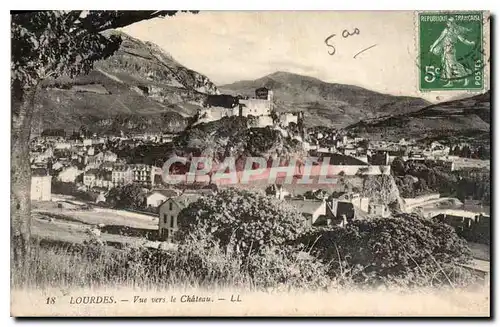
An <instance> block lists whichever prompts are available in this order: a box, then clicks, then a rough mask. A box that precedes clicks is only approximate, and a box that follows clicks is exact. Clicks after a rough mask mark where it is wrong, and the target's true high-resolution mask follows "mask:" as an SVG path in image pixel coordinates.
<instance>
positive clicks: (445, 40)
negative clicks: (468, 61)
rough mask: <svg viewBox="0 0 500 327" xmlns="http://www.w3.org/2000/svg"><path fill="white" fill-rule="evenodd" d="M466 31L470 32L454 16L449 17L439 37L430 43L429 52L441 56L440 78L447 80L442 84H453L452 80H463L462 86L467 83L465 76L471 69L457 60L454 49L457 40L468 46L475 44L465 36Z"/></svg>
mask: <svg viewBox="0 0 500 327" xmlns="http://www.w3.org/2000/svg"><path fill="white" fill-rule="evenodd" d="M467 32H470V29H468V28H466V27H463V26H459V25H458V24H457V23H456V22H455V20H454V18H453V17H450V18H448V22H447V23H446V27H445V29H444V30H443V32H442V33H441V35H440V36H439V38H438V39H437V40H436V41H435V42H434V43H433V44H432V45H431V48H430V52H432V53H433V54H435V55H437V56H441V64H442V66H441V79H443V80H448V83H446V84H445V85H444V86H447V87H451V86H453V81H454V80H457V81H459V80H463V81H464V87H465V86H467V85H468V84H469V80H468V79H467V78H465V77H466V76H467V75H469V74H471V72H472V71H471V70H470V69H468V68H466V67H464V65H462V64H461V63H460V62H458V60H457V58H456V49H455V45H456V43H457V41H460V42H462V43H464V44H466V45H470V46H473V45H474V44H475V43H474V41H469V40H467V39H466V38H465V34H466V33H467Z"/></svg>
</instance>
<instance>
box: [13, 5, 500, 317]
mask: <svg viewBox="0 0 500 327" xmlns="http://www.w3.org/2000/svg"><path fill="white" fill-rule="evenodd" d="M11 44H12V53H11V84H10V86H11V116H12V122H11V127H12V128H11V150H12V155H11V198H10V203H11V207H10V208H11V315H12V316H15V317H32V316H50V317H59V316H166V317H176V316H282V317H284V316H333V317H335V316H336V317H339V316H343V317H356V316H416V317H427V316H447V317H460V316H468V317H470V316H473V317H490V299H491V294H490V260H491V259H490V237H491V235H490V234H491V231H490V227H491V224H490V206H491V195H490V193H491V180H490V177H491V175H490V174H491V173H490V169H491V167H490V160H491V157H490V156H491V128H490V124H491V120H490V119H491V102H490V97H491V95H490V91H491V90H490V87H491V86H490V14H489V12H487V11H479V10H477V11H343V12H336V11H92V10H91V11H22V12H20V11H19V12H11Z"/></svg>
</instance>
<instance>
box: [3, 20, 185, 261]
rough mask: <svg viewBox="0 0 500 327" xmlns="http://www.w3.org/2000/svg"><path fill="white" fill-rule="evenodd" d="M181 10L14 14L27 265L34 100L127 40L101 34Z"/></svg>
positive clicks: (17, 240)
mask: <svg viewBox="0 0 500 327" xmlns="http://www.w3.org/2000/svg"><path fill="white" fill-rule="evenodd" d="M176 12H177V11H19V12H11V40H12V52H11V80H10V81H11V83H10V85H11V113H12V135H11V152H12V157H11V201H10V202H11V235H12V239H11V253H12V256H11V257H12V259H13V260H14V262H15V263H16V264H22V263H24V259H25V257H26V254H27V253H28V251H29V248H30V241H29V240H30V225H31V213H30V211H31V208H30V207H31V204H30V186H31V170H30V162H29V139H30V133H31V125H32V118H33V111H34V100H35V95H36V93H37V91H38V90H39V88H40V85H41V83H42V82H43V81H44V80H45V79H47V78H57V77H59V76H68V77H74V76H76V75H79V74H85V73H88V72H89V71H90V70H91V69H92V67H93V63H94V62H95V61H97V60H101V59H104V58H107V57H109V56H110V55H112V54H113V53H114V52H115V51H116V50H117V49H118V47H119V46H120V43H121V38H120V37H119V36H116V35H111V36H106V35H105V34H103V33H101V32H103V31H106V30H108V29H113V28H119V27H124V26H127V25H130V24H133V23H136V22H138V21H141V20H145V19H151V18H155V17H166V16H173V15H175V14H176Z"/></svg>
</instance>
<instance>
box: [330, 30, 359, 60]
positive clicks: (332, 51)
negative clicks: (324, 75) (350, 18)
mask: <svg viewBox="0 0 500 327" xmlns="http://www.w3.org/2000/svg"><path fill="white" fill-rule="evenodd" d="M359 32H360V31H359V29H358V28H355V29H354V30H353V31H352V32H349V31H348V30H343V31H342V37H343V38H344V39H345V38H348V37H349V36H353V35H358V34H359ZM334 36H335V34H332V35H330V36H329V37H327V38H326V39H325V44H326V46H327V47H329V48H330V49H331V51H328V54H329V55H330V56H333V55H334V54H335V51H336V49H335V47H334V46H333V45H332V44H330V43H328V41H330V39H331V38H332V37H334Z"/></svg>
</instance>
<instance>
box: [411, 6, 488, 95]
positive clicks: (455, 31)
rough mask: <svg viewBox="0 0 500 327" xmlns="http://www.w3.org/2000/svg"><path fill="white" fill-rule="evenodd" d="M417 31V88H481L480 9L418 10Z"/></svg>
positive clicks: (481, 15)
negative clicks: (418, 59) (459, 10)
mask: <svg viewBox="0 0 500 327" xmlns="http://www.w3.org/2000/svg"><path fill="white" fill-rule="evenodd" d="M418 34H419V39H418V42H419V58H420V62H419V67H420V69H419V71H420V77H419V86H420V90H422V91H430V90H440V91H444V90H481V89H483V87H484V50H483V14H482V12H452V13H446V12H422V13H419V14H418Z"/></svg>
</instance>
